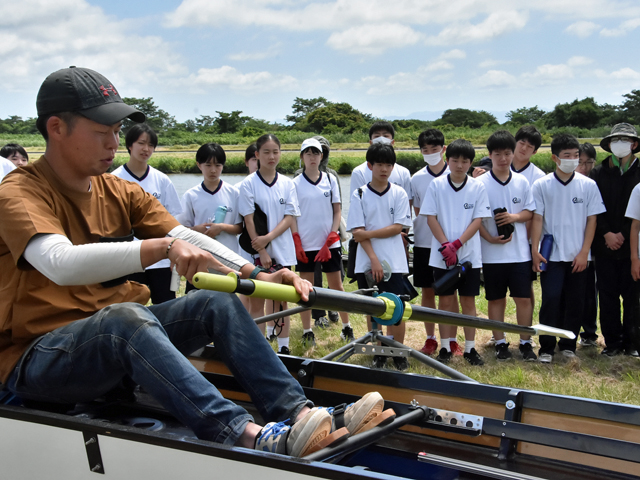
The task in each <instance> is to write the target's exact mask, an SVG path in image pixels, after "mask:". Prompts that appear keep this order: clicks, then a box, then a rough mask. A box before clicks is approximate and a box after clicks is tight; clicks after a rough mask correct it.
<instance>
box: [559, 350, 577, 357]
mask: <svg viewBox="0 0 640 480" xmlns="http://www.w3.org/2000/svg"><path fill="white" fill-rule="evenodd" d="M560 353H561V354H562V355H564V356H565V358H578V356H577V355H576V352H574V351H573V350H561V351H560Z"/></svg>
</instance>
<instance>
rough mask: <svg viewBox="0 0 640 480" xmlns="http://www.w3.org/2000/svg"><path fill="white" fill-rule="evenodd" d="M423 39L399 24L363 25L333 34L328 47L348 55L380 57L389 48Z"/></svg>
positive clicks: (418, 34)
mask: <svg viewBox="0 0 640 480" xmlns="http://www.w3.org/2000/svg"><path fill="white" fill-rule="evenodd" d="M421 38H422V35H421V34H420V33H417V32H415V31H414V30H413V29H412V28H411V27H408V26H406V25H401V24H399V23H394V24H385V25H362V26H360V27H352V28H349V29H347V30H345V31H343V32H336V33H332V34H331V36H330V37H329V39H328V40H327V45H328V46H329V47H331V48H333V49H334V50H344V51H346V52H348V53H355V54H365V55H379V54H381V53H383V52H384V51H385V50H387V49H389V48H401V47H406V46H408V45H414V44H415V43H417V42H418V41H419V40H420V39H421Z"/></svg>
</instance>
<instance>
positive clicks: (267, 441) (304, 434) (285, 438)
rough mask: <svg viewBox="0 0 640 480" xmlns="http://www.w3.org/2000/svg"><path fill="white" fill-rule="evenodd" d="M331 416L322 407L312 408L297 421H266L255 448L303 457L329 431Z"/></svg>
mask: <svg viewBox="0 0 640 480" xmlns="http://www.w3.org/2000/svg"><path fill="white" fill-rule="evenodd" d="M331 422H332V417H331V414H329V412H327V411H326V410H323V409H319V408H314V409H313V410H311V412H309V413H308V414H307V415H305V416H304V417H303V418H302V419H301V420H300V421H299V422H296V423H295V424H294V425H293V426H289V425H287V424H286V422H271V423H267V424H266V425H265V426H264V427H263V428H262V430H261V431H260V436H259V437H258V439H257V440H256V446H255V449H256V450H260V451H262V452H271V453H280V454H282V455H291V456H292V457H304V456H305V455H308V454H309V453H311V450H312V449H313V447H315V446H316V445H317V444H318V443H320V442H321V441H322V440H324V439H325V438H326V437H327V436H328V435H329V434H330V433H331Z"/></svg>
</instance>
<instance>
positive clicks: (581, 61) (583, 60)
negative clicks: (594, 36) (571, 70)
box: [567, 56, 593, 67]
mask: <svg viewBox="0 0 640 480" xmlns="http://www.w3.org/2000/svg"><path fill="white" fill-rule="evenodd" d="M592 63H593V59H591V58H588V57H581V56H575V57H571V58H570V59H569V60H568V61H567V65H569V66H570V67H584V66H585V65H591V64H592Z"/></svg>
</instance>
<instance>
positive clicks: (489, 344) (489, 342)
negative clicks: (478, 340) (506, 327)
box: [484, 335, 496, 347]
mask: <svg viewBox="0 0 640 480" xmlns="http://www.w3.org/2000/svg"><path fill="white" fill-rule="evenodd" d="M495 344H496V339H495V338H494V336H493V335H491V338H490V339H489V340H488V341H487V343H485V344H484V346H485V347H493V346H495Z"/></svg>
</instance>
